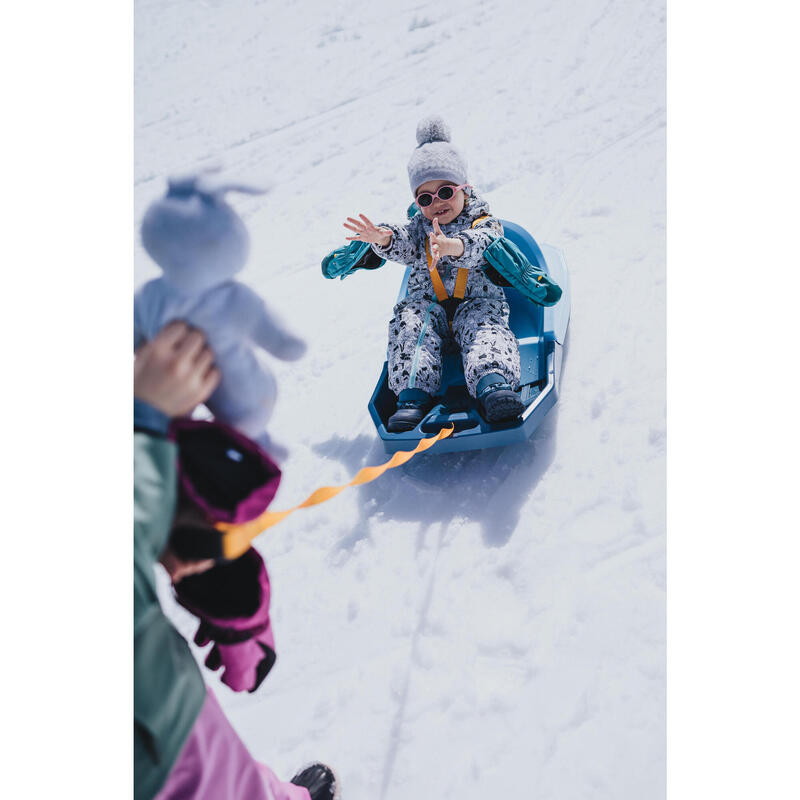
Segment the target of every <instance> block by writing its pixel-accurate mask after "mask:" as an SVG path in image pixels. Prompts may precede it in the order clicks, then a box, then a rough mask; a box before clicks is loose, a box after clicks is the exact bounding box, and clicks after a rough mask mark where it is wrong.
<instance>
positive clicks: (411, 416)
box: [386, 408, 427, 433]
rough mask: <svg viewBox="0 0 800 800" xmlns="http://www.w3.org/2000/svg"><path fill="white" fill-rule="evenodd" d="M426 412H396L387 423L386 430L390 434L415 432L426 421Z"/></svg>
mask: <svg viewBox="0 0 800 800" xmlns="http://www.w3.org/2000/svg"><path fill="white" fill-rule="evenodd" d="M426 413H427V412H425V411H418V410H417V409H409V408H402V409H400V410H399V411H395V412H394V414H392V416H391V417H389V420H388V421H387V423H386V430H387V431H389V433H407V432H408V431H413V430H414V428H416V427H417V425H419V423H420V422H422V420H423V419H425V414H426Z"/></svg>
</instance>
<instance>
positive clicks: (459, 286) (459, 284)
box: [453, 267, 469, 300]
mask: <svg viewBox="0 0 800 800" xmlns="http://www.w3.org/2000/svg"><path fill="white" fill-rule="evenodd" d="M467 278H469V270H468V269H467V268H466V267H459V268H458V274H457V275H456V285H455V286H454V287H453V297H457V298H458V299H459V300H463V299H464V292H465V291H466V290H467Z"/></svg>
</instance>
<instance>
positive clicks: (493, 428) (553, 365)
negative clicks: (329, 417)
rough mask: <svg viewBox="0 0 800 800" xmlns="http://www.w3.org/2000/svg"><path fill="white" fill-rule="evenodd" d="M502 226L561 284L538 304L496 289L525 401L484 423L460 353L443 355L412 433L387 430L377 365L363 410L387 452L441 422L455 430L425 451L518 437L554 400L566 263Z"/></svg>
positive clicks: (566, 297)
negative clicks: (503, 417) (552, 298)
mask: <svg viewBox="0 0 800 800" xmlns="http://www.w3.org/2000/svg"><path fill="white" fill-rule="evenodd" d="M502 223H503V228H504V229H505V235H506V237H507V238H508V239H511V241H513V242H514V244H516V245H517V247H519V248H520V250H522V251H523V253H525V255H526V256H527V257H528V258H529V259H530V261H531V262H532V263H535V264H537V265H538V266H540V267H543V268H544V269H546V270H547V272H548V274H549V275H550V277H551V278H552V279H553V280H554V281H555V282H556V283H557V284H558V285H559V286H560V287H561V289H562V295H561V299H560V300H559V301H558V302H557V303H556V304H555V305H553V306H540V305H536V304H535V303H533V302H531V301H530V300H528V299H527V298H525V297H523V296H522V295H521V294H520V293H519V292H518V291H517V290H516V289H512V288H509V287H504V291H505V293H506V299H507V300H508V305H509V307H510V309H511V316H510V318H509V325H510V326H511V330H512V331H513V332H514V335H515V336H516V337H517V341H518V342H519V354H520V364H521V378H520V395H521V397H522V400H523V401H524V402H525V404H526V408H525V411H524V412H523V413H522V416H521V417H519V418H518V419H516V420H513V421H511V422H499V423H497V422H496V423H489V422H487V421H486V420H485V419H484V418H483V417H482V416H481V414H480V411H479V407H478V404H477V402H476V401H475V399H474V398H472V397H470V396H469V394H468V393H467V387H466V384H465V382H464V371H463V368H462V364H461V353H458V352H456V353H446V354H445V355H444V357H443V364H442V384H441V390H440V394H439V395H438V396H437V397H436V398H435V402H434V405H433V408H432V409H431V410H430V411H429V412H428V415H427V416H426V417H425V418H424V419H423V420H422V422H420V424H419V425H417V427H416V428H415V429H414V430H412V431H405V432H403V433H389V431H387V430H386V423H387V421H388V419H389V417H390V416H391V415H392V414H394V412H395V410H396V409H397V396H396V395H395V394H394V392H393V391H392V390H391V389H390V388H389V383H388V378H387V376H388V365H387V362H384V364H383V371H382V372H381V376H380V379H379V380H378V384H377V386H376V387H375V391H374V392H373V394H372V398H371V399H370V401H369V413H370V416H371V417H372V421H373V422H374V423H375V427H376V428H377V430H378V435H379V436H380V437H381V439H382V440H383V446H384V448H385V450H386V452H387V453H395V452H397V451H398V450H412V449H413V448H414V447H415V446H416V445H417V443H418V442H419V441H420V440H421V439H424V438H426V437H429V436H433V435H435V434H436V433H438V432H439V430H440V429H441V428H444V427H447V426H449V425H453V426H454V428H455V430H454V431H453V434H452V435H451V436H448V437H447V438H446V439H443V440H442V441H441V442H439V443H438V444H437V445H436V446H435V447H434V449H433V450H432V451H431V452H434V451H435V452H436V453H454V452H458V451H462V450H476V449H484V448H487V447H504V446H506V445H509V444H514V443H516V442H524V441H526V440H527V439H528V438H530V436H531V435H532V434H533V432H534V431H535V430H536V428H537V427H538V426H539V424H540V423H541V422H542V420H543V419H544V416H545V414H547V412H548V411H549V410H550V409H551V408H552V407H553V406H554V405H555V404H556V401H557V400H558V389H559V383H560V379H561V364H562V351H563V347H564V340H565V338H566V335H567V326H568V325H569V311H570V287H569V273H568V272H567V265H566V262H565V261H564V255H563V253H562V252H561V251H560V250H559V249H558V248H556V247H551V246H549V245H543V246H542V247H541V248H540V247H539V245H538V244H536V241H535V240H534V238H533V237H532V236H531V235H530V234H529V233H528V232H527V231H526V230H525V229H524V228H522V227H520V226H519V225H515V224H514V223H513V222H506V221H505V220H502ZM410 272H411V268H410V267H409V268H408V269H407V270H406V273H405V276H404V277H403V282H402V284H401V285H400V293H399V294H398V296H397V300H398V302H399V301H400V300H402V299H403V298H404V297H405V296H406V292H407V287H408V277H409V274H410Z"/></svg>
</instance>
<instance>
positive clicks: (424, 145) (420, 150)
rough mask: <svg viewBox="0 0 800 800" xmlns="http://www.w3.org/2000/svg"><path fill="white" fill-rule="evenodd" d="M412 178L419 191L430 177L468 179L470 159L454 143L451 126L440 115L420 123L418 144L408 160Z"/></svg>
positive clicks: (458, 183)
mask: <svg viewBox="0 0 800 800" xmlns="http://www.w3.org/2000/svg"><path fill="white" fill-rule="evenodd" d="M408 180H409V183H410V184H411V191H412V192H416V191H417V189H418V188H419V187H420V186H422V184H423V183H427V182H428V181H452V182H453V183H455V184H457V185H460V184H462V183H467V162H466V160H465V159H464V157H463V156H462V155H461V153H459V152H458V150H456V148H455V147H453V145H452V144H450V126H449V125H448V124H447V123H446V122H445V121H444V120H443V119H442V118H441V117H440V116H438V115H434V116H431V117H425V119H423V120H422V121H421V122H420V123H419V125H417V148H416V150H414V152H413V153H412V154H411V159H410V160H409V162H408Z"/></svg>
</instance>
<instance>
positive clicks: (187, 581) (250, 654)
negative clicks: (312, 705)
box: [175, 547, 275, 692]
mask: <svg viewBox="0 0 800 800" xmlns="http://www.w3.org/2000/svg"><path fill="white" fill-rule="evenodd" d="M175 594H176V596H177V599H178V602H179V603H180V604H181V605H182V606H183V607H184V608H186V609H187V610H188V611H191V612H192V614H194V615H196V616H197V617H198V618H199V619H200V627H199V628H198V629H197V634H196V635H195V642H196V643H197V644H199V645H201V646H202V645H205V644H208V643H209V642H212V641H213V642H214V646H213V647H212V648H211V652H210V653H209V654H208V657H207V658H206V666H207V667H208V668H209V669H211V670H217V669H219V668H220V667H223V668H224V669H223V673H222V682H223V683H224V684H226V685H227V686H230V688H231V689H233V690H234V691H235V692H244V691H248V692H254V691H255V690H256V689H257V688H258V687H259V686H260V685H261V682H262V681H263V680H264V678H266V676H267V673H268V672H269V671H270V670H271V669H272V665H273V664H274V663H275V640H274V638H273V636H272V625H271V624H270V619H269V576H268V575H267V569H266V567H265V566H264V561H263V560H262V558H261V556H260V555H259V554H258V552H257V551H256V550H254V549H253V548H252V547H251V548H250V549H249V550H248V551H247V552H246V553H245V554H244V555H243V556H241V557H240V558H237V559H236V560H235V561H226V562H223V563H221V564H218V565H217V566H215V567H212V568H211V569H210V570H207V571H206V572H202V573H200V574H198V575H190V576H188V577H186V578H184V579H183V580H182V581H180V582H179V583H177V584H176V585H175Z"/></svg>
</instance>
